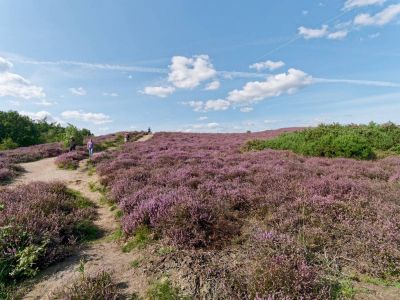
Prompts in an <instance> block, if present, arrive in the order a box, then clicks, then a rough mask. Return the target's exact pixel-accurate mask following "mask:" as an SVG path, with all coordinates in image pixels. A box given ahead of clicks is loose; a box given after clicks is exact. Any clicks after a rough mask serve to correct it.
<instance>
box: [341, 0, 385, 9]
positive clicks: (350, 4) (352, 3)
mask: <svg viewBox="0 0 400 300" xmlns="http://www.w3.org/2000/svg"><path fill="white" fill-rule="evenodd" d="M385 1H386V0H347V1H346V2H345V4H344V7H343V9H344V10H350V9H353V8H357V7H363V6H369V5H382V4H383V3H384V2H385Z"/></svg>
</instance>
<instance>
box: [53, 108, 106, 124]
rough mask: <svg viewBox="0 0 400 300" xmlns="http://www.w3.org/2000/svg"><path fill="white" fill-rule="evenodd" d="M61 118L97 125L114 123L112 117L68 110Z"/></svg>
mask: <svg viewBox="0 0 400 300" xmlns="http://www.w3.org/2000/svg"><path fill="white" fill-rule="evenodd" d="M61 116H62V117H63V118H64V119H66V120H81V121H85V122H90V123H93V124H96V125H99V124H105V123H110V122H112V120H111V118H110V116H107V115H105V114H103V113H91V112H88V113H85V112H82V111H77V110H67V111H64V112H62V113H61Z"/></svg>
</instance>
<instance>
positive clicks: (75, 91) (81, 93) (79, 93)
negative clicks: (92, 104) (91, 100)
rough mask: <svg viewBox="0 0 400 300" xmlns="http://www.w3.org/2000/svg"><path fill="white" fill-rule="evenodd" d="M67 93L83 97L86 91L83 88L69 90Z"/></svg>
mask: <svg viewBox="0 0 400 300" xmlns="http://www.w3.org/2000/svg"><path fill="white" fill-rule="evenodd" d="M69 91H70V92H71V93H72V94H74V95H76V96H85V95H86V90H85V89H84V88H83V87H78V88H70V89H69Z"/></svg>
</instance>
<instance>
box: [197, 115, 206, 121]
mask: <svg viewBox="0 0 400 300" xmlns="http://www.w3.org/2000/svg"><path fill="white" fill-rule="evenodd" d="M198 120H199V121H205V120H208V117H207V116H203V117H199V118H198Z"/></svg>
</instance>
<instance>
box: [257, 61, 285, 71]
mask: <svg viewBox="0 0 400 300" xmlns="http://www.w3.org/2000/svg"><path fill="white" fill-rule="evenodd" d="M284 65H285V63H284V62H283V61H272V60H267V61H263V62H258V63H255V64H252V65H250V66H249V68H250V69H256V70H257V71H258V72H260V71H262V70H267V69H268V70H270V71H273V70H276V69H279V68H282V67H283V66H284Z"/></svg>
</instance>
